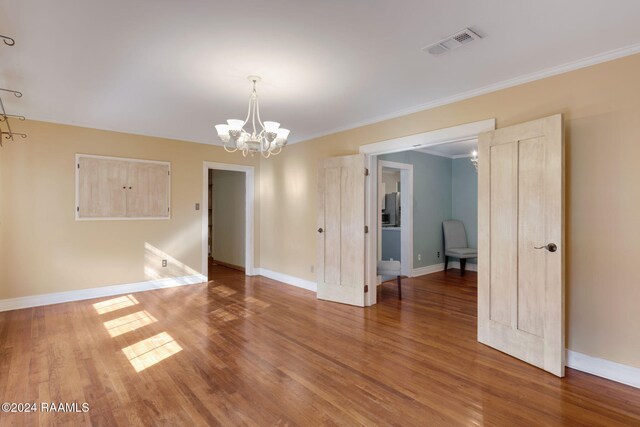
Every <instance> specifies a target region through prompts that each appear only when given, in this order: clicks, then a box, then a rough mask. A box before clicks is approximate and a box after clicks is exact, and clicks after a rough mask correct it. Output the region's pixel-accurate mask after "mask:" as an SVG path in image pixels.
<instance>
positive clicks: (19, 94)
mask: <svg viewBox="0 0 640 427" xmlns="http://www.w3.org/2000/svg"><path fill="white" fill-rule="evenodd" d="M0 90H3V91H5V92H9V93H12V94H13V95H14V96H15V97H16V98H22V92H18V91H17V90H11V89H3V88H1V87H0Z"/></svg>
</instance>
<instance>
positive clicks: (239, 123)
mask: <svg viewBox="0 0 640 427" xmlns="http://www.w3.org/2000/svg"><path fill="white" fill-rule="evenodd" d="M247 79H248V80H249V81H250V82H252V83H253V91H252V92H251V96H249V111H248V112H247V118H246V119H244V120H237V119H230V120H227V124H226V125H216V131H217V132H218V136H219V137H220V139H221V140H222V142H223V143H224V149H225V150H227V151H228V152H229V153H233V152H235V151H238V150H240V151H242V155H243V156H245V157H246V156H247V154H251V155H252V156H253V155H254V154H255V153H260V154H262V156H263V157H264V158H269V157H270V156H271V155H276V154H280V152H281V151H282V147H284V146H285V145H287V138H288V137H289V132H290V131H289V129H283V128H281V127H280V123H278V122H266V121H265V122H262V120H261V119H260V105H259V104H258V93H257V92H256V83H257V82H259V81H260V80H261V79H260V77H258V76H249V77H247ZM249 119H251V125H252V127H253V132H251V133H249V132H247V131H246V130H244V126H245V125H246V124H247V123H249ZM256 119H257V121H258V124H259V125H260V127H261V128H262V129H261V130H260V132H258V130H257V129H256Z"/></svg>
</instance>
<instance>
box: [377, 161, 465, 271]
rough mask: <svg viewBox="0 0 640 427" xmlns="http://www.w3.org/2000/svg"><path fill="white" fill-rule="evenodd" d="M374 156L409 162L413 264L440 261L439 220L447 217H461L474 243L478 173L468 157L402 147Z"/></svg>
mask: <svg viewBox="0 0 640 427" xmlns="http://www.w3.org/2000/svg"><path fill="white" fill-rule="evenodd" d="M378 160H386V161H391V162H398V163H408V164H412V165H413V257H414V259H413V268H419V267H427V266H429V265H434V264H439V263H442V262H444V254H443V247H444V243H443V241H442V221H444V220H447V219H457V220H460V221H462V222H463V223H464V225H465V228H466V230H467V239H468V240H469V246H471V247H474V248H477V247H478V246H477V242H478V175H477V173H476V171H475V168H474V167H473V164H471V162H470V161H469V159H468V158H461V159H453V160H452V159H449V158H446V157H440V156H434V155H431V154H427V153H421V152H417V151H406V152H402V153H392V154H385V155H382V156H378ZM382 244H383V254H388V253H389V252H388V251H385V250H384V240H383V243H382ZM389 249H391V248H389ZM438 251H439V252H440V258H438V257H437V254H436V253H437V252H438ZM418 254H421V255H422V257H421V258H422V259H421V260H420V261H418ZM383 259H387V258H384V256H383ZM394 259H398V258H395V257H394ZM468 262H469V263H475V262H476V260H471V259H470V260H468Z"/></svg>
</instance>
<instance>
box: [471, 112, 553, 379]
mask: <svg viewBox="0 0 640 427" xmlns="http://www.w3.org/2000/svg"><path fill="white" fill-rule="evenodd" d="M478 186H479V187H478V191H479V192H478V223H479V239H478V241H479V248H478V261H479V269H478V271H479V274H478V341H480V342H482V343H484V344H487V345H489V346H491V347H494V348H496V349H498V350H500V351H503V352H505V353H508V354H510V355H512V356H514V357H517V358H519V359H522V360H524V361H526V362H528V363H530V364H532V365H535V366H537V367H540V368H542V369H544V370H546V371H549V372H551V373H553V374H555V375H557V376H560V377H562V376H564V352H565V342H564V250H565V248H564V200H563V195H564V143H563V131H562V116H561V115H559V114H558V115H555V116H551V117H547V118H544V119H540V120H535V121H532V122H528V123H522V124H519V125H516V126H511V127H507V128H503V129H498V130H495V131H492V132H487V133H484V134H482V135H481V136H480V139H479V181H478Z"/></svg>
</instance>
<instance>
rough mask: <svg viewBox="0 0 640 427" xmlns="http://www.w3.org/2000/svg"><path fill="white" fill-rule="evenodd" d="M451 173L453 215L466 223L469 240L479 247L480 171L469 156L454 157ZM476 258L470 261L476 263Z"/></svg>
mask: <svg viewBox="0 0 640 427" xmlns="http://www.w3.org/2000/svg"><path fill="white" fill-rule="evenodd" d="M451 162H452V173H451V217H452V218H453V219H457V220H459V221H462V222H463V223H464V228H465V229H466V230H467V240H468V241H469V246H470V247H472V248H477V247H478V173H477V172H476V168H475V167H474V166H473V164H472V163H471V161H470V160H469V159H468V158H461V159H453V160H452V161H451ZM476 262H477V261H476V260H475V259H470V260H469V263H471V264H475V263H476Z"/></svg>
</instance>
